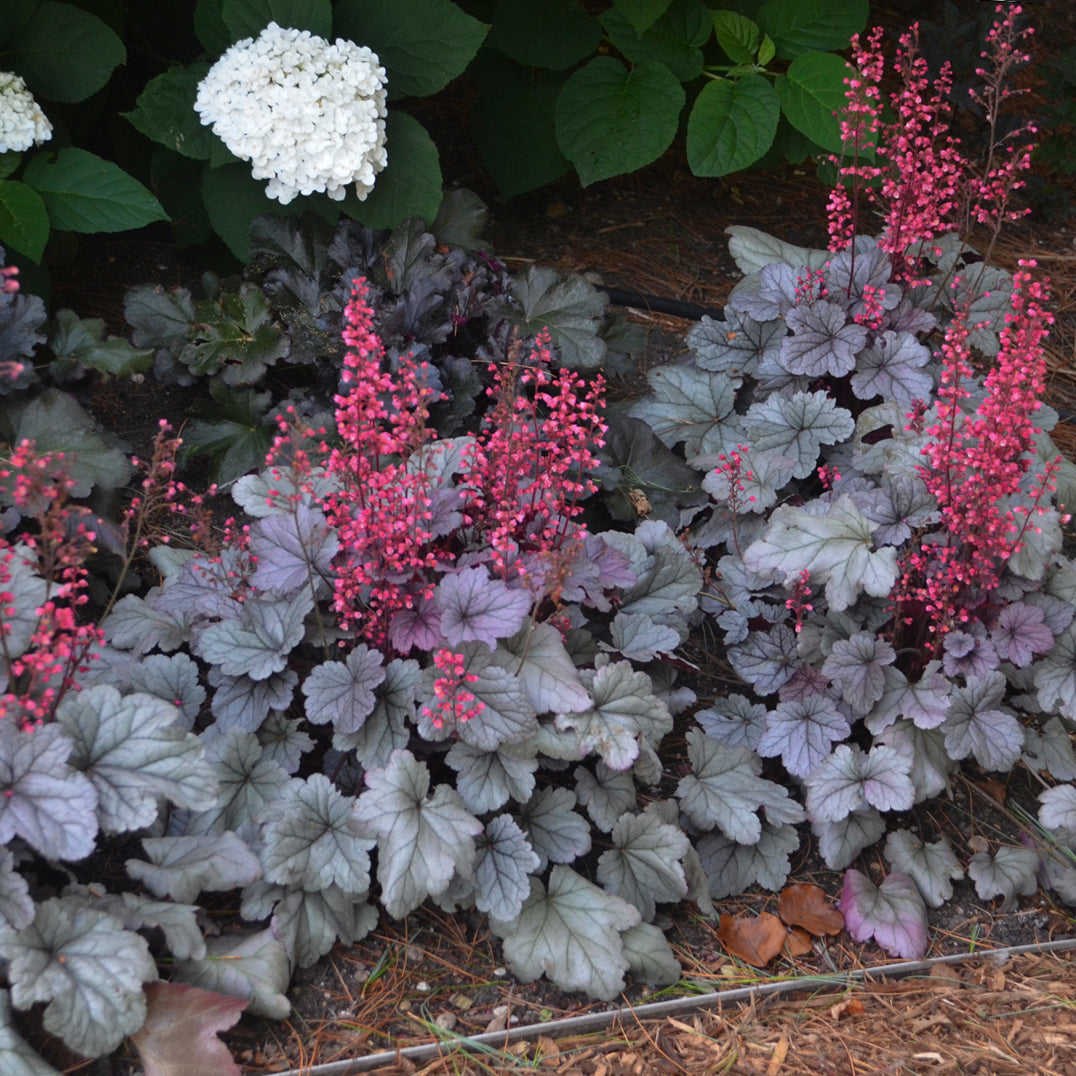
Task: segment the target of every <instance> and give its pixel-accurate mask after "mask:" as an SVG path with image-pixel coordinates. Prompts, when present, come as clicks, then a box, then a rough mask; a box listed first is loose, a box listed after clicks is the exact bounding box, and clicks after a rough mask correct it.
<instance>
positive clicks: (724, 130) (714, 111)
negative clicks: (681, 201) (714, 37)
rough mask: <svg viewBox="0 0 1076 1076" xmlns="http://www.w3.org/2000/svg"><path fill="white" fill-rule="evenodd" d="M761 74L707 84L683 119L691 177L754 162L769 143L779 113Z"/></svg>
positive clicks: (724, 171) (737, 168)
mask: <svg viewBox="0 0 1076 1076" xmlns="http://www.w3.org/2000/svg"><path fill="white" fill-rule="evenodd" d="M780 111H781V108H780V103H779V102H778V99H777V94H776V93H775V92H774V89H773V87H772V86H771V85H770V84H769V82H767V80H766V79H765V78H763V77H762V76H761V75H747V76H745V77H744V78H742V79H739V80H738V81H736V82H731V81H729V80H727V79H718V80H716V81H714V82H709V83H707V84H706V85H705V86H704V87H703V88H702V91H701V92H700V93H699V96H698V97H697V98H696V99H695V104H694V105H693V106H692V109H691V115H690V116H689V117H688V121H687V159H688V164H689V165H690V166H691V171H692V172H694V173H695V175H697V176H727V175H728V174H729V173H730V172H739V171H740V170H742V169H744V168H746V167H747V166H748V165H749V164H754V163H755V161H757V160H758V159H759V158H760V157H761V156H762V155H763V154H764V153H765V152H766V150H768V149H769V148H770V146H771V145H772V144H773V136H774V135H775V134H776V133H777V120H778V118H779V116H780Z"/></svg>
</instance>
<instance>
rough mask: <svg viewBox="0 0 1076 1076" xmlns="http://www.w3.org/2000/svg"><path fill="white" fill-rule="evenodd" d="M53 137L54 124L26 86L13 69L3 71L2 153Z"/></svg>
mask: <svg viewBox="0 0 1076 1076" xmlns="http://www.w3.org/2000/svg"><path fill="white" fill-rule="evenodd" d="M51 137H52V124H51V123H49V120H48V117H47V116H46V115H45V113H44V112H42V111H41V106H40V105H39V104H38V103H37V102H36V101H35V100H34V95H33V94H32V93H31V92H30V91H29V90H28V89H27V88H26V83H25V82H24V81H23V80H22V79H21V78H19V76H18V75H13V74H12V73H11V72H10V71H0V153H7V152H8V151H9V150H12V151H20V152H21V151H22V150H24V149H29V148H30V147H31V146H38V145H40V144H41V143H42V142H47V141H48V140H49V139H50V138H51Z"/></svg>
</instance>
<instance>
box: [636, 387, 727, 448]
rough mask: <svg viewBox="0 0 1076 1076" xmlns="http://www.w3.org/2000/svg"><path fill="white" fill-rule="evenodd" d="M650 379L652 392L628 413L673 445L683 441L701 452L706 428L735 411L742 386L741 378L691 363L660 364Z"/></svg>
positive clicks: (670, 445)
mask: <svg viewBox="0 0 1076 1076" xmlns="http://www.w3.org/2000/svg"><path fill="white" fill-rule="evenodd" d="M647 379H648V380H649V382H650V388H651V393H650V395H649V396H645V397H643V399H641V400H638V401H636V402H635V403H634V404H632V405H631V407H630V408H629V410H628V414H630V415H633V416H634V417H635V418H641V419H642V420H643V421H644V422H646V423H647V424H648V425H649V426H650V428H651V429H652V430H653V431H654V433H656V434H657V435H658V437H659V438H661V441H662V442H663V443H664V444H666V445H668V446H669V448H672V447H673V446H674V445H677V444H681V443H683V444H684V445H685V450H686V452H687V453H688V455H693V454H695V453H697V452H699V451H700V447H699V446H700V445H701V443H702V438H703V436H704V435H705V434H706V431H707V430H708V429H709V428H710V427H711V426H713V425H715V424H716V423H718V422H720V421H721V420H722V419H723V418H724V417H725V416H726V415H727V414H729V412H730V411H732V409H733V406H734V405H735V403H736V390H737V389H738V388H739V386H740V381H739V379H738V378H733V377H730V376H729V375H728V374H725V373H719V372H714V373H708V372H706V371H704V370H699V369H696V368H693V367H691V366H659V367H657V368H656V369H654V370H651V371H650V372H649V373H648V374H647Z"/></svg>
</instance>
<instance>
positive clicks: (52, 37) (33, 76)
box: [4, 0, 127, 102]
mask: <svg viewBox="0 0 1076 1076" xmlns="http://www.w3.org/2000/svg"><path fill="white" fill-rule="evenodd" d="M7 49H8V51H7V52H6V55H5V57H4V66H5V67H6V68H8V69H9V70H15V71H18V73H19V74H20V75H22V77H23V78H25V79H26V85H27V87H28V88H29V89H30V92H31V93H33V94H34V96H35V97H42V98H44V99H45V100H46V101H63V102H73V101H84V100H85V99H86V98H87V97H89V96H90V95H91V94H93V93H96V92H97V91H98V90H99V89H100V88H101V87H102V86H104V84H105V83H106V82H108V79H109V76H110V75H111V74H112V72H113V71H114V70H115V69H116V67H117V66H118V65H119V64H121V63H124V62H125V61H126V59H127V50H126V49H125V48H124V47H123V42H122V41H121V40H120V38H119V37H118V36H117V35H116V33H115V32H114V31H113V30H111V29H110V28H109V27H108V26H107V25H106V24H105V23H103V22H102V21H101V20H100V19H99V18H98V17H97V16H96V15H91V14H90V13H89V12H88V11H81V10H79V8H77V7H76V6H75V5H74V4H63V3H57V2H56V0H42V3H39V4H38V5H37V7H35V8H34V10H33V13H32V14H31V15H30V18H29V19H28V20H27V21H26V23H25V24H24V25H23V27H22V28H21V29H20V30H19V31H18V33H16V34H15V36H14V37H13V38H12V39H11V41H10V42H9V43H8V46H7Z"/></svg>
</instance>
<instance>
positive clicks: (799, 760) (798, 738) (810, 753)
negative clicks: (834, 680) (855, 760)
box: [756, 695, 852, 817]
mask: <svg viewBox="0 0 1076 1076" xmlns="http://www.w3.org/2000/svg"><path fill="white" fill-rule="evenodd" d="M851 731H852V729H851V726H850V725H849V724H848V718H847V717H845V715H844V714H842V713H841V711H840V710H838V709H837V707H836V705H835V704H834V702H833V700H832V699H829V698H826V696H824V695H809V696H807V697H806V698H804V699H801V700H797V701H795V702H779V703H778V704H777V706H776V708H775V709H773V710H771V711H770V712H769V713H768V714H766V731H765V732H764V733H763V734H762V736H761V737H760V739H759V741H758V745H757V747H756V750H757V751H758V753H759V754H760V755H761V756H762V757H763V758H773V757H774V756H775V755H780V756H781V761H782V762H783V763H784V764H785V769H787V770H788V772H789V773H791V774H793V775H794V776H795V777H806V776H807V775H808V774H809V773H811V771H812V770H814V769H815V768H816V767H817V766H818V765H819V764H820V763H821V762H822V760H823V759H824V758H826V757H827V756H828V755H829V753H830V750H831V748H832V745H833V743H834V741H835V740H843V739H844V738H845V737H846V736H847V735H848V734H849V732H851ZM850 809H851V808H850ZM845 813H846V814H847V812H845ZM837 817H843V815H842V816H837Z"/></svg>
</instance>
